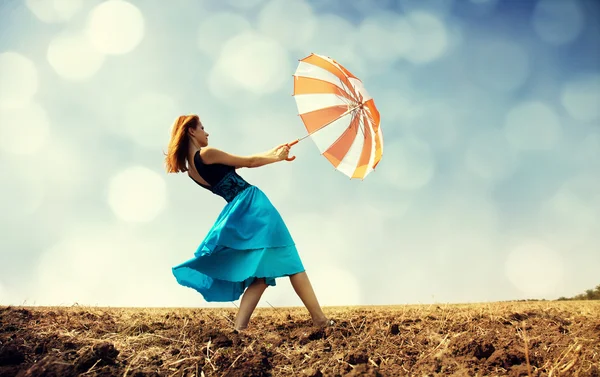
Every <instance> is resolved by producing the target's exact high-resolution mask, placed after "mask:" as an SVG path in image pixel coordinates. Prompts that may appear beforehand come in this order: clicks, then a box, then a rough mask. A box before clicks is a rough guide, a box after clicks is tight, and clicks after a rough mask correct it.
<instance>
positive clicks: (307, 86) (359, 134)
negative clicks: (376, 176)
mask: <svg viewBox="0 0 600 377" xmlns="http://www.w3.org/2000/svg"><path fill="white" fill-rule="evenodd" d="M293 96H294V99H295V100H296V105H297V106H298V113H299V115H300V118H301V119H302V122H304V126H305V127H306V130H307V131H308V135H307V136H310V137H311V138H312V139H313V141H314V142H315V144H316V145H317V147H318V148H319V151H320V152H321V154H322V155H323V156H325V158H327V159H328V160H329V162H330V163H331V164H332V165H333V166H334V167H335V168H336V169H337V170H339V171H340V172H342V173H343V174H345V175H347V176H348V177H350V178H360V179H364V178H365V177H366V176H367V175H368V174H369V173H370V172H371V171H373V170H374V169H375V167H376V166H377V164H378V163H379V161H380V160H381V157H382V155H383V134H382V131H381V128H380V126H379V125H380V115H379V111H378V110H377V108H376V107H375V102H374V101H373V98H371V96H370V95H369V94H368V93H367V91H366V90H365V88H364V86H363V83H362V82H361V80H359V79H358V78H357V77H356V76H354V75H353V74H352V73H350V72H349V71H348V70H347V69H346V68H344V67H343V66H342V65H340V64H339V63H337V62H336V61H335V60H333V59H331V58H328V57H325V56H321V55H317V54H310V55H309V56H307V57H306V58H304V59H300V61H299V64H298V67H297V69H296V72H295V73H294V93H293ZM305 137H306V136H305Z"/></svg>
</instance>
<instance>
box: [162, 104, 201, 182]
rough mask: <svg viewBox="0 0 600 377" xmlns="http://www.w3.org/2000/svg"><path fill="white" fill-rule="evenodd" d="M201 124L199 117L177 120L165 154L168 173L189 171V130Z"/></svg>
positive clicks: (191, 116)
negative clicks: (187, 160)
mask: <svg viewBox="0 0 600 377" xmlns="http://www.w3.org/2000/svg"><path fill="white" fill-rule="evenodd" d="M199 123H200V118H199V117H198V115H181V116H180V117H178V118H177V119H176V120H175V123H173V126H172V128H171V139H170V140H169V149H168V150H167V153H165V167H166V170H167V173H179V172H186V171H188V167H187V163H186V154H187V152H188V144H189V138H188V135H187V130H188V129H189V128H190V127H191V128H196V127H197V126H198V124H199Z"/></svg>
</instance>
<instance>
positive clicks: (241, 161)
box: [201, 144, 293, 168]
mask: <svg viewBox="0 0 600 377" xmlns="http://www.w3.org/2000/svg"><path fill="white" fill-rule="evenodd" d="M289 151H290V147H289V146H288V145H287V144H282V145H279V146H277V147H275V148H273V149H271V150H270V151H266V152H263V153H258V154H255V155H251V156H236V155H234V154H230V153H227V152H223V151H221V150H219V149H216V148H212V147H206V148H203V149H202V152H201V156H202V160H203V161H204V163H206V164H224V165H229V166H234V167H235V168H257V167H259V166H264V165H268V164H272V163H274V162H279V161H283V160H286V159H287V160H288V161H291V160H292V159H293V158H292V159H288V153H289Z"/></svg>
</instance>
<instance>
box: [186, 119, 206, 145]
mask: <svg viewBox="0 0 600 377" xmlns="http://www.w3.org/2000/svg"><path fill="white" fill-rule="evenodd" d="M190 133H191V134H192V137H193V138H194V139H195V140H196V141H197V142H198V144H200V146H201V147H206V146H207V145H208V132H206V131H205V130H204V126H203V125H202V122H198V125H197V126H196V128H195V129H194V128H190Z"/></svg>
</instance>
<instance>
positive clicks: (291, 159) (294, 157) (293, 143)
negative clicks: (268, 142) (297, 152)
mask: <svg viewBox="0 0 600 377" xmlns="http://www.w3.org/2000/svg"><path fill="white" fill-rule="evenodd" d="M298 141H300V140H298V139H296V140H294V141H292V142H291V143H287V144H286V145H287V146H288V147H291V146H293V145H296V144H298ZM295 159H296V156H292V157H288V158H286V159H285V160H286V161H294V160H295Z"/></svg>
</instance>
